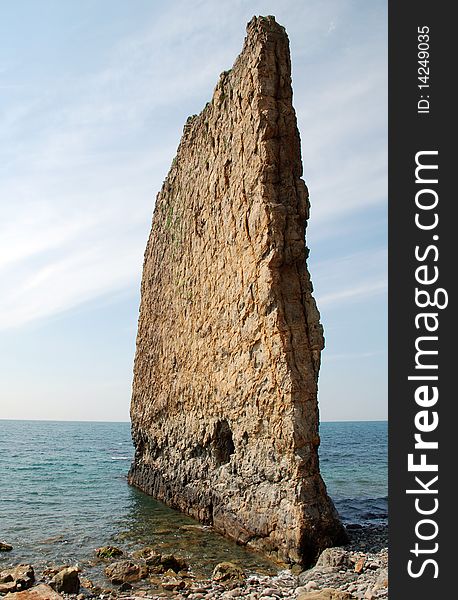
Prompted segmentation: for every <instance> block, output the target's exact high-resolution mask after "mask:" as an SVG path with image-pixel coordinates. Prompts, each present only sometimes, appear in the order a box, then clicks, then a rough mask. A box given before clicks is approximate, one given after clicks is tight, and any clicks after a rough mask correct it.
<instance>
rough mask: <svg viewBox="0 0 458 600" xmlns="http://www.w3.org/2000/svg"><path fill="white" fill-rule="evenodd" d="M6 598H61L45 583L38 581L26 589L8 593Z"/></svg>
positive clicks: (10, 599) (58, 599)
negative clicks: (38, 583) (37, 583)
mask: <svg viewBox="0 0 458 600" xmlns="http://www.w3.org/2000/svg"><path fill="white" fill-rule="evenodd" d="M8 600H62V596H61V595H60V594H58V593H57V592H56V591H55V590H53V589H52V587H50V586H49V585H46V583H40V585H36V586H35V587H32V588H30V589H28V590H24V591H22V592H16V593H14V594H8Z"/></svg>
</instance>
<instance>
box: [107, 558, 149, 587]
mask: <svg viewBox="0 0 458 600" xmlns="http://www.w3.org/2000/svg"><path fill="white" fill-rule="evenodd" d="M105 575H106V576H107V578H108V579H109V580H110V581H111V583H114V584H115V585H121V584H122V583H134V582H136V581H140V579H145V578H146V577H148V567H147V566H146V565H142V564H139V563H135V562H132V561H130V560H119V561H117V562H114V563H112V564H111V565H108V567H105Z"/></svg>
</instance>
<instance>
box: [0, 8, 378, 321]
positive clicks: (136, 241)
mask: <svg viewBox="0 0 458 600" xmlns="http://www.w3.org/2000/svg"><path fill="white" fill-rule="evenodd" d="M228 11H229V12H230V16H231V18H230V19H227V18H226V17H227V14H228ZM268 12H270V13H274V14H276V15H277V18H278V20H279V21H280V22H283V23H284V24H285V25H287V27H288V31H289V35H290V39H291V43H292V47H293V53H294V54H293V65H294V67H295V71H294V82H295V86H296V84H297V86H296V87H295V90H296V92H295V98H296V108H297V111H298V118H299V125H300V128H301V131H302V139H303V148H304V162H305V174H306V180H307V182H308V183H309V184H310V188H311V197H312V203H313V223H314V227H315V231H316V232H317V235H319V231H320V227H321V226H322V227H323V230H324V229H325V228H327V231H329V227H330V224H332V222H335V221H338V220H339V219H341V218H342V217H343V216H344V215H348V214H351V213H352V212H355V211H358V212H359V213H361V212H363V211H364V210H365V209H366V208H367V207H369V206H373V205H376V204H377V203H381V202H383V201H384V185H385V157H384V148H383V144H378V143H377V139H376V140H375V142H374V136H375V137H377V135H379V133H377V131H376V130H375V129H374V128H373V127H375V125H374V124H377V123H379V122H380V119H377V111H378V110H379V108H378V106H379V104H377V102H374V97H375V91H374V90H376V89H377V88H378V87H382V88H383V77H384V74H383V69H382V70H381V69H377V68H375V67H376V65H375V61H376V60H379V59H376V58H374V57H377V56H378V54H377V53H376V51H375V50H374V51H372V50H370V49H369V51H368V52H367V55H364V56H363V55H361V54H360V52H359V49H358V48H357V47H356V48H354V49H353V50H352V51H350V50H349V49H348V48H347V47H346V45H345V38H339V37H338V35H337V33H338V31H339V30H340V29H341V28H342V29H345V30H348V28H349V27H350V26H351V11H350V12H349V11H348V7H347V6H346V5H345V3H341V2H338V1H330V2H327V3H321V2H310V3H307V4H305V3H300V2H294V1H292V0H287V1H285V2H283V3H277V2H270V3H268V5H267V6H266V4H265V2H261V1H257V2H253V3H252V4H251V5H250V6H249V7H248V6H247V5H246V3H245V2H243V1H242V0H236V1H235V2H231V3H229V2H227V3H224V2H223V3H213V2H210V1H209V0H199V1H198V2H196V3H195V4H194V5H193V9H192V14H190V11H189V3H186V2H184V1H176V2H173V3H170V4H169V5H167V6H165V5H164V6H163V7H161V8H160V9H159V7H156V6H154V7H153V6H152V7H151V9H150V13H149V14H148V18H146V19H145V21H144V22H143V23H141V25H139V26H137V27H136V28H134V29H133V30H132V31H131V32H130V33H129V34H128V35H125V36H124V37H123V38H122V39H119V40H117V41H116V42H115V43H113V45H112V46H111V47H110V48H108V49H107V48H105V58H104V60H101V61H100V63H98V66H97V68H96V69H93V68H91V67H90V66H86V68H85V69H81V70H80V71H78V72H67V71H66V70H65V69H63V65H61V69H62V70H61V71H59V72H50V73H49V82H52V83H50V84H47V85H37V82H36V81H35V80H34V79H33V78H31V79H30V80H28V79H26V78H25V79H24V80H22V81H19V82H18V80H17V79H16V77H15V73H16V72H18V71H20V68H21V64H20V59H19V58H18V57H15V59H14V69H13V68H12V65H13V63H10V64H9V63H5V65H6V66H5V68H4V69H3V72H2V78H3V83H2V86H5V89H6V90H7V94H6V95H5V96H4V99H3V101H2V105H3V106H2V110H1V111H0V281H1V284H0V286H1V289H0V315H1V317H0V328H6V327H16V326H20V325H23V324H25V323H28V322H30V321H32V320H35V319H39V318H43V317H46V316H50V315H53V314H56V313H59V312H63V311H65V310H69V309H72V308H74V307H76V306H78V305H80V304H81V303H83V302H87V301H90V300H91V299H93V298H96V297H98V296H100V295H103V294H107V293H111V292H114V291H115V290H119V289H123V288H126V287H131V288H135V289H137V288H138V285H139V278H140V270H141V264H142V254H143V248H144V244H145V241H146V236H147V234H148V229H149V223H150V219H151V212H152V208H153V204H154V196H155V193H156V192H157V191H158V190H159V188H160V185H161V183H162V180H163V178H164V176H165V174H166V172H167V169H168V165H169V163H170V161H171V159H172V158H173V155H174V153H175V149H176V145H177V143H178V140H179V136H180V134H181V129H182V125H183V122H184V120H185V117H186V116H187V115H188V114H190V113H193V112H197V111H198V110H200V109H201V108H202V106H203V104H204V103H205V101H206V100H207V99H209V98H210V96H211V93H212V89H213V86H214V84H215V82H216V80H217V76H218V74H219V72H220V71H221V70H223V69H226V68H228V67H230V66H231V64H232V61H233V59H234V58H235V55H236V53H237V52H238V51H239V49H240V47H241V42H242V39H243V33H244V32H243V26H242V25H243V24H244V23H245V22H246V21H248V19H249V18H251V16H252V14H256V13H257V14H262V13H264V14H265V13H268ZM223 17H224V18H223ZM333 23H338V25H339V26H338V28H336V30H333V27H332V25H333ZM331 31H332V34H333V35H332V36H329V33H330V32H331ZM326 36H328V38H329V39H330V38H332V40H333V42H332V43H333V44H334V43H335V44H337V46H335V47H334V46H332V47H331V48H330V50H329V51H326V52H323V48H325V47H327V46H326V44H328V42H326V44H323V38H324V37H326ZM222 39H223V40H224V43H222V41H221V40H222ZM339 40H340V41H339ZM364 43H365V44H366V46H367V43H366V42H364ZM339 44H340V45H339ZM370 44H372V42H371V43H370ZM370 44H369V47H370V48H371V47H372V46H371V45H370ZM348 64H353V65H355V64H356V65H357V68H356V69H351V68H349V67H348ZM22 66H23V65H22ZM336 100H337V101H336ZM362 112H363V113H365V118H364V121H363V122H364V123H366V124H369V130H367V131H361V122H362V121H361V114H362ZM371 127H372V129H370V128H371ZM380 127H383V125H382V126H380ZM360 279H361V278H359V279H358V277H357V278H356V279H354V280H352V281H354V285H352V286H351V289H348V290H347V289H344V288H342V287H341V286H340V282H339V280H338V279H336V278H334V280H333V279H332V277H331V278H328V280H326V278H323V280H322V281H320V282H319V286H318V287H319V289H320V293H321V294H322V295H321V302H320V303H321V304H322V305H323V304H324V305H331V304H332V303H333V302H336V301H350V300H352V299H355V298H357V297H361V296H362V295H364V294H366V295H367V294H371V293H376V292H377V289H378V288H377V285H378V284H377V283H376V281H377V279H374V281H373V282H372V283H371V282H369V283H367V281H366V283H365V284H363V283H361V281H360ZM333 286H334V287H333ZM355 290H359V291H358V292H356V291H355ZM371 290H372V291H371Z"/></svg>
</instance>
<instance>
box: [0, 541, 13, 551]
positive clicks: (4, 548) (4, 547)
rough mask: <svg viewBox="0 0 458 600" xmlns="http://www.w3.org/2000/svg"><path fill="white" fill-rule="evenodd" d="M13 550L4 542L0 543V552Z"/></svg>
mask: <svg viewBox="0 0 458 600" xmlns="http://www.w3.org/2000/svg"><path fill="white" fill-rule="evenodd" d="M12 549H13V546H12V545H11V544H7V543H6V542H0V552H10V551H11V550H12Z"/></svg>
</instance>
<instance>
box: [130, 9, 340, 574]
mask: <svg viewBox="0 0 458 600" xmlns="http://www.w3.org/2000/svg"><path fill="white" fill-rule="evenodd" d="M301 175H302V163H301V152H300V139H299V133H298V130H297V124H296V116H295V112H294V109H293V106H292V88H291V67H290V56H289V44H288V38H287V35H286V32H285V30H284V29H283V27H281V26H280V25H278V24H277V23H276V22H275V19H274V18H273V17H267V18H264V17H259V18H257V17H255V18H253V19H252V20H251V22H250V23H249V24H248V27H247V37H246V39H245V43H244V47H243V50H242V53H241V54H240V56H239V57H238V58H237V60H236V62H235V64H234V66H233V68H232V69H231V70H230V71H226V72H224V73H222V75H221V76H220V79H219V82H218V84H217V86H216V88H215V91H214V94H213V98H212V100H211V102H209V103H208V104H207V105H206V107H205V108H204V110H203V111H202V112H201V113H200V115H198V116H197V115H195V116H193V117H190V118H189V119H188V121H187V123H186V125H185V127H184V133H183V137H182V140H181V142H180V145H179V148H178V152H177V155H176V157H175V159H174V160H173V163H172V166H171V169H170V171H169V174H168V175H167V178H166V180H165V182H164V184H163V187H162V190H161V191H160V193H159V194H158V196H157V200H156V207H155V211H154V216H153V222H152V228H151V234H150V237H149V240H148V244H147V248H146V252H145V260H144V266H143V279H142V286H141V306H140V317H139V323H138V334H137V350H136V356H135V366H134V382H133V395H132V404H131V419H132V435H133V441H134V445H135V459H134V462H133V464H132V467H131V470H130V473H129V481H130V483H131V484H133V485H135V486H138V487H139V488H141V489H142V490H144V491H145V492H147V493H148V494H151V495H152V496H154V497H155V498H157V499H159V500H161V501H163V502H165V503H166V504H168V505H169V506H172V507H174V508H177V509H179V510H181V511H183V512H185V513H188V514H189V515H192V516H193V517H195V518H196V519H198V520H199V521H201V522H203V523H208V524H212V525H213V526H214V527H215V529H217V530H218V531H220V532H222V533H223V534H225V535H228V536H230V537H232V538H234V539H235V540H237V541H238V542H239V543H242V544H248V545H250V546H252V547H254V548H256V549H260V550H262V551H263V552H265V553H267V554H268V555H270V556H271V557H272V558H274V559H276V560H278V561H280V562H284V563H303V564H305V565H307V564H310V563H311V562H312V561H313V560H314V559H315V558H316V557H317V556H318V555H319V553H320V551H321V550H323V549H324V548H325V547H327V546H330V545H334V544H337V543H340V542H344V541H345V533H344V530H343V528H342V526H341V524H340V522H339V519H338V516H337V513H336V511H335V508H334V506H333V504H332V501H331V500H330V499H329V497H328V496H327V493H326V489H325V486H324V483H323V481H322V479H321V476H320V472H319V464H318V455H317V449H318V445H319V434H318V408H317V379H318V371H319V366H320V352H321V350H322V348H323V333H322V327H321V325H320V321H319V313H318V311H317V308H316V305H315V301H314V299H313V297H312V285H311V282H310V276H309V273H308V271H307V267H306V257H307V249H306V246H305V224H306V220H307V218H308V212H309V201H308V194H307V189H306V187H305V184H304V182H303V180H302V179H301Z"/></svg>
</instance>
